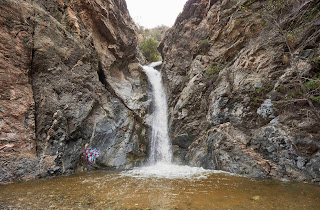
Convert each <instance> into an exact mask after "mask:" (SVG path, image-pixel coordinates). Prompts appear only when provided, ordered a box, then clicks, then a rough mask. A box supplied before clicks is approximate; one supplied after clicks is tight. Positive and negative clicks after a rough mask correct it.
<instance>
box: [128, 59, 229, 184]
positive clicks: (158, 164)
mask: <svg viewBox="0 0 320 210" xmlns="http://www.w3.org/2000/svg"><path fill="white" fill-rule="evenodd" d="M160 64H161V62H156V63H152V64H150V65H149V66H143V70H144V72H145V73H146V74H147V76H148V79H149V82H150V83H151V86H152V98H153V103H154V110H153V113H152V135H151V139H150V144H151V146H150V156H149V161H148V163H149V164H148V165H149V166H145V167H139V168H134V169H133V170H131V171H126V172H123V173H122V175H124V176H131V177H137V178H150V177H157V178H167V179H201V178H206V177H207V175H209V174H212V173H224V172H222V171H213V170H206V169H203V168H198V167H190V166H181V165H174V164H172V162H171V161H172V149H171V143H170V138H169V134H168V106H167V100H166V95H165V91H164V88H163V85H162V79H161V73H160V72H159V71H157V70H156V69H154V67H156V66H159V65H160Z"/></svg>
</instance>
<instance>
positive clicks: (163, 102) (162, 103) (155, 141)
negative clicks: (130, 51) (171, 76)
mask: <svg viewBox="0 0 320 210" xmlns="http://www.w3.org/2000/svg"><path fill="white" fill-rule="evenodd" d="M159 64H161V63H159V62H157V63H153V64H151V65H149V66H144V67H143V70H144V71H145V73H146V74H147V76H148V79H149V82H150V84H151V86H152V97H153V101H154V110H153V113H152V135H151V139H150V141H151V142H150V143H151V147H150V156H149V164H150V165H154V164H156V163H158V162H161V163H167V164H169V163H171V159H172V151H171V144H170V140H169V135H168V106H167V99H166V94H165V91H164V88H163V85H162V79H161V73H160V72H159V71H157V70H156V69H155V68H154V67H155V66H157V65H159Z"/></svg>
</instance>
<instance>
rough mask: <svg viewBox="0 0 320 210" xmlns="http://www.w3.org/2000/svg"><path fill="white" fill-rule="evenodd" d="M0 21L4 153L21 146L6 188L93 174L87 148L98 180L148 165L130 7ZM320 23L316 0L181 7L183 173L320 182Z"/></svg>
mask: <svg viewBox="0 0 320 210" xmlns="http://www.w3.org/2000/svg"><path fill="white" fill-rule="evenodd" d="M277 2H278V3H277ZM279 2H280V3H279ZM0 11H1V13H0V25H1V29H0V37H1V39H0V55H1V56H0V64H1V65H0V102H1V103H0V144H1V145H3V144H6V143H11V144H14V147H13V148H6V149H5V150H3V151H0V152H1V154H0V165H1V167H0V170H1V173H0V183H5V182H17V181H24V180H29V179H34V178H37V177H47V176H56V175H62V174H70V173H74V172H77V171H84V170H87V164H86V163H85V162H84V161H83V152H84V149H85V148H87V147H89V146H90V147H92V148H98V149H99V151H100V153H101V156H100V157H99V158H97V162H96V164H95V165H94V166H91V168H108V169H115V168H116V169H130V168H133V167H134V166H139V165H141V164H142V163H144V162H145V160H146V158H147V157H148V154H149V150H148V147H149V145H148V133H149V122H148V116H149V111H150V109H149V107H150V104H151V100H150V97H148V96H149V93H148V92H149V91H148V90H149V88H150V87H149V85H148V81H147V77H146V75H145V74H144V72H143V71H142V68H141V67H140V65H139V62H140V63H143V62H144V61H143V56H141V55H140V52H139V50H138V35H137V32H136V31H137V29H136V26H135V24H134V22H133V21H132V19H131V17H130V15H129V12H128V10H127V7H126V2H125V1H124V0H53V1H46V0H3V1H1V3H0ZM319 11H320V4H319V3H318V1H316V0H299V1H290V0H281V1H271V0H189V1H188V2H187V3H186V5H185V7H184V10H183V12H182V13H181V14H180V15H179V16H178V17H177V20H176V22H175V24H174V26H173V27H172V28H170V29H169V30H168V31H167V32H166V35H165V37H164V38H163V39H162V41H161V43H160V45H159V51H160V52H161V54H162V58H163V64H162V69H161V72H162V77H163V81H164V84H165V87H166V92H167V95H168V105H169V118H170V119H169V129H170V137H171V140H172V144H173V151H174V162H175V163H179V164H186V165H190V166H200V167H204V168H207V169H218V170H224V171H227V172H232V173H236V174H241V175H246V176H249V177H256V178H266V177H274V178H278V179H288V180H299V181H310V182H320V129H319V128H320V118H319V112H320V103H319V101H320V99H319V96H320V93H319V92H320V91H319V88H320V82H319V78H320V74H319V71H320V63H319V62H320V59H319V56H320V33H319V32H320V12H319ZM1 145H0V146H1Z"/></svg>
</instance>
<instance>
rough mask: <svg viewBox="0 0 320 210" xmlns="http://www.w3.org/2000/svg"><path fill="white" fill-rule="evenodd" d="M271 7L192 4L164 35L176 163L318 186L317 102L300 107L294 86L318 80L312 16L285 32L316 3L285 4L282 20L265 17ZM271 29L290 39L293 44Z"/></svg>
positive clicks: (227, 0)
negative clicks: (293, 33)
mask: <svg viewBox="0 0 320 210" xmlns="http://www.w3.org/2000/svg"><path fill="white" fill-rule="evenodd" d="M270 2H271V1H268V0H263V1H246V0H244V1H231V0H224V1H212V0H211V1H209V0H189V1H188V2H187V3H186V5H185V7H184V10H183V12H182V13H181V14H180V15H179V17H178V18H177V20H176V22H175V24H174V26H173V27H172V28H170V29H169V30H168V31H167V33H166V36H165V37H164V39H163V40H162V41H161V43H160V46H159V50H160V51H161V53H162V56H163V67H162V72H163V78H164V81H165V84H166V88H167V93H168V100H169V102H168V104H169V110H170V113H169V114H170V128H171V138H172V143H173V145H174V156H175V157H174V159H175V161H177V162H178V163H186V164H189V165H192V166H202V167H205V168H210V169H221V170H225V171H229V172H233V173H237V174H243V175H247V176H249V177H275V178H286V179H291V180H308V181H313V182H318V181H319V179H320V174H319V167H318V165H317V162H319V147H318V146H316V145H318V144H319V142H320V129H319V128H320V124H319V120H318V118H317V115H316V113H319V111H320V104H319V103H316V102H311V103H313V105H312V106H310V103H309V104H308V103H307V101H308V100H306V99H305V98H304V99H301V97H303V94H300V93H302V92H303V91H304V90H303V89H300V87H301V86H299V84H297V83H294V79H292V78H295V79H297V80H298V79H299V78H298V76H297V75H301V74H303V75H305V76H303V77H306V78H309V79H310V78H313V79H316V77H315V76H314V75H316V73H315V72H319V68H318V67H314V66H313V65H314V64H312V63H311V62H310V59H312V56H315V57H317V56H319V51H318V50H319V49H320V45H319V42H316V41H315V40H318V39H319V38H320V37H319V34H320V33H319V30H320V28H319V25H317V24H316V22H317V20H318V18H319V17H318V16H310V19H308V21H307V20H299V21H302V22H299V23H296V22H294V23H292V24H291V25H290V24H289V23H290V21H297V22H298V20H296V19H295V17H298V16H299V15H301V13H304V12H306V13H308V12H309V11H310V9H311V8H318V7H317V1H308V2H307V1H302V2H296V1H292V2H290V3H289V4H288V5H285V7H279V11H282V13H277V12H276V11H274V12H272V13H271V12H270V7H269V9H268V7H267V5H270V4H271V3H272V2H271V3H270ZM273 8H276V7H273ZM297 8H300V9H299V10H298V9H297ZM317 11H318V10H317ZM308 14H309V13H308ZM270 18H271V19H270ZM272 20H274V21H273V22H272ZM275 22H276V23H278V24H279V26H277V25H276V24H274V23H275ZM301 26H303V28H304V29H303V32H302V31H301V30H300V31H299V30H298V28H299V27H301ZM278 27H280V28H281V30H282V31H295V35H294V38H292V39H291V38H290V37H289V38H285V37H284V36H283V35H282V34H281V33H280V31H279V28H278ZM308 37H309V38H308ZM288 46H289V47H288ZM289 48H290V50H291V51H292V52H293V55H291V54H290V52H289V51H290V50H289ZM304 48H305V49H304ZM306 48H307V49H306ZM309 49H312V50H311V51H312V52H318V54H312V53H311V51H310V50H309ZM300 54H301V55H300ZM292 56H294V58H292ZM301 81H302V83H303V82H306V81H308V80H303V79H302V80H301ZM309 102H310V101H309Z"/></svg>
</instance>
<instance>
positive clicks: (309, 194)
mask: <svg viewBox="0 0 320 210" xmlns="http://www.w3.org/2000/svg"><path fill="white" fill-rule="evenodd" d="M137 174H138V176H137ZM82 208H84V209H320V186H318V185H311V184H305V183H292V182H280V181H277V180H263V181H256V180H251V179H248V178H244V177H238V176H232V175H229V174H223V173H205V175H203V174H202V175H201V176H198V175H195V176H194V177H189V178H174V177H171V178H170V177H169V178H168V177H167V178H161V177H153V176H152V175H151V176H139V172H137V171H136V172H135V173H132V172H116V171H95V172H91V173H82V174H76V175H71V176H66V177H57V178H51V179H45V180H36V181H29V182H24V183H17V184H8V185H0V209H82Z"/></svg>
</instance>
